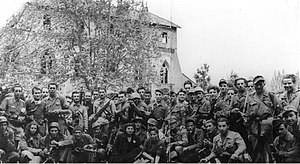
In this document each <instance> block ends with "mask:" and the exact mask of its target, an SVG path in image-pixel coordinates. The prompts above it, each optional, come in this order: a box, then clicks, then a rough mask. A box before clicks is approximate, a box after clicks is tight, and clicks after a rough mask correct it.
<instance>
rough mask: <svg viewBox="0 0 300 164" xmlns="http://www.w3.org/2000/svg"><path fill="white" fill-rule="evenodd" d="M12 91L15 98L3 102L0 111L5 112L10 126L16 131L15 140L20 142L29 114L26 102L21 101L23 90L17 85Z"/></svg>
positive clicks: (7, 98) (8, 98)
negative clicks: (26, 117)
mask: <svg viewBox="0 0 300 164" xmlns="http://www.w3.org/2000/svg"><path fill="white" fill-rule="evenodd" d="M12 90H13V97H6V98H5V99H4V100H3V101H2V103H1V105H0V111H4V112H5V115H6V116H7V119H8V122H9V126H10V128H11V129H12V130H13V131H14V133H15V137H16V138H15V139H16V141H17V142H18V141H19V140H20V139H21V137H22V136H23V135H24V130H23V128H22V126H23V121H24V119H25V116H26V114H27V112H26V109H25V102H24V101H23V100H22V99H21V95H22V92H23V88H22V87H21V86H20V85H17V84H16V85H15V86H14V87H13V88H12Z"/></svg>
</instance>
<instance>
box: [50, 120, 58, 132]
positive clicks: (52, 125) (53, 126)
mask: <svg viewBox="0 0 300 164" xmlns="http://www.w3.org/2000/svg"><path fill="white" fill-rule="evenodd" d="M51 128H57V129H58V130H60V128H59V124H58V122H51V123H50V125H49V130H50V129H51Z"/></svg>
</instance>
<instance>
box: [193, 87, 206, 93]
mask: <svg viewBox="0 0 300 164" xmlns="http://www.w3.org/2000/svg"><path fill="white" fill-rule="evenodd" d="M194 92H202V93H204V90H203V89H202V88H201V87H196V88H195V89H194Z"/></svg>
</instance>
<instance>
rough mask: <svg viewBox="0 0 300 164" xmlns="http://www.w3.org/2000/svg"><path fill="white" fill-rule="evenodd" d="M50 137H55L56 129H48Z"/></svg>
mask: <svg viewBox="0 0 300 164" xmlns="http://www.w3.org/2000/svg"><path fill="white" fill-rule="evenodd" d="M50 135H51V136H52V137H56V136H57V135H58V129H57V128H56V127H53V128H51V129H50Z"/></svg>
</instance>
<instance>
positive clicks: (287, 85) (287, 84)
mask: <svg viewBox="0 0 300 164" xmlns="http://www.w3.org/2000/svg"><path fill="white" fill-rule="evenodd" d="M283 86H284V89H285V90H286V91H287V92H292V91H293V90H294V87H295V84H294V83H293V80H292V79H290V78H287V79H283Z"/></svg>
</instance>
